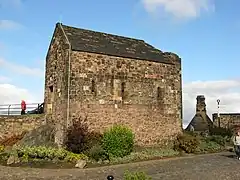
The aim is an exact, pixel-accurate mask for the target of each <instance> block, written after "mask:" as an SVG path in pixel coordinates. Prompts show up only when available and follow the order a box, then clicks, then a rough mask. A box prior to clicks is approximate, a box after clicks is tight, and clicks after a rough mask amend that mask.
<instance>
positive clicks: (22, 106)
mask: <svg viewBox="0 0 240 180" xmlns="http://www.w3.org/2000/svg"><path fill="white" fill-rule="evenodd" d="M26 108H27V107H26V102H25V101H24V100H22V102H21V115H24V114H25V111H26Z"/></svg>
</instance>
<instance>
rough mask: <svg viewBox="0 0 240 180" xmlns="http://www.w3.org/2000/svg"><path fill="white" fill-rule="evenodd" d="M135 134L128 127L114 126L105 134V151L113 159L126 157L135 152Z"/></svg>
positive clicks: (103, 143)
mask: <svg viewBox="0 0 240 180" xmlns="http://www.w3.org/2000/svg"><path fill="white" fill-rule="evenodd" d="M133 145H134V134H133V132H132V130H131V129H129V128H128V127H126V126H121V125H117V126H113V127H112V128H110V129H108V130H107V131H105V132H104V134H103V140H102V146H103V149H104V150H105V151H106V152H107V153H108V154H109V155H110V156H111V157H124V156H126V155H129V154H130V153H131V152H132V151H133Z"/></svg>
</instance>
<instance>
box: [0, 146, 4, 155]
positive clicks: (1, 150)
mask: <svg viewBox="0 0 240 180" xmlns="http://www.w3.org/2000/svg"><path fill="white" fill-rule="evenodd" d="M4 149H5V147H4V146H3V145H0V153H1V152H3V151H4Z"/></svg>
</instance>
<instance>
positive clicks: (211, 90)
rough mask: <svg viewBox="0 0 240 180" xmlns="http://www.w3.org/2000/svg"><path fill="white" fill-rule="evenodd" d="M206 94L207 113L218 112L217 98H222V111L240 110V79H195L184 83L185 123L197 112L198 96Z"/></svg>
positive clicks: (210, 115)
mask: <svg viewBox="0 0 240 180" xmlns="http://www.w3.org/2000/svg"><path fill="white" fill-rule="evenodd" d="M197 95H204V96H205V98H206V105H207V113H208V115H209V117H210V118H211V119H212V114H213V113H216V112H217V99H220V101H221V102H220V112H228V113H229V112H240V80H238V79H236V80H222V81H195V82H191V83H184V85H183V106H184V107H183V109H184V122H183V123H184V125H187V124H188V123H189V121H191V119H192V118H193V116H194V115H195V112H196V109H195V108H196V97H197Z"/></svg>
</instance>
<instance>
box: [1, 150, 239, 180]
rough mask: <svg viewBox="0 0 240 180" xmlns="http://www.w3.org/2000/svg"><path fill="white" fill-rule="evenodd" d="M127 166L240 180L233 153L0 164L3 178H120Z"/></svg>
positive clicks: (169, 177)
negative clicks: (93, 163)
mask: <svg viewBox="0 0 240 180" xmlns="http://www.w3.org/2000/svg"><path fill="white" fill-rule="evenodd" d="M126 170H130V171H144V172H146V173H147V174H148V175H150V176H151V177H152V178H153V180H160V179H161V180H175V179H176V180H203V179H204V180H208V179H209V180H215V179H216V180H227V179H231V180H235V179H236V180H239V179H240V161H239V160H237V159H236V158H235V157H234V154H233V153H228V152H227V153H218V154H207V155H198V156H189V157H180V158H179V157H178V158H171V159H165V160H154V161H145V162H140V163H131V164H123V165H115V166H106V167H100V168H89V169H36V168H19V167H6V166H1V168H0V179H1V180H5V179H6V180H9V179H12V180H30V179H31V180H40V179H49V180H50V179H51V180H55V179H61V180H77V179H78V180H79V179H81V180H85V179H86V180H104V179H107V178H106V177H107V175H110V174H111V175H113V176H114V179H116V180H120V179H122V178H123V174H124V172H125V171H126Z"/></svg>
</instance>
